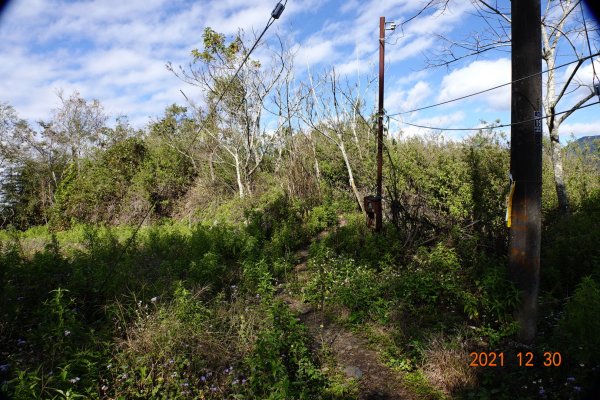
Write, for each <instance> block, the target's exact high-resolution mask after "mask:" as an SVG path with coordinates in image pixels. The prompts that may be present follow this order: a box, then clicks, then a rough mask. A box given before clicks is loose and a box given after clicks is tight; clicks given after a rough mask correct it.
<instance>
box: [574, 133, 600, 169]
mask: <svg viewBox="0 0 600 400" xmlns="http://www.w3.org/2000/svg"><path fill="white" fill-rule="evenodd" d="M566 151H567V152H566V153H567V156H578V155H581V156H583V158H584V159H585V160H586V161H587V162H589V163H590V165H595V166H596V168H598V170H600V135H595V136H584V137H582V138H579V139H577V140H576V141H574V142H571V143H569V144H568V145H567V146H566Z"/></svg>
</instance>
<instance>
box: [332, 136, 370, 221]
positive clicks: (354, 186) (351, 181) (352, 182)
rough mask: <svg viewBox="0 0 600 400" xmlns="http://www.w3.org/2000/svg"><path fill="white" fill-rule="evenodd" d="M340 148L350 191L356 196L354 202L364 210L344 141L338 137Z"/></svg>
mask: <svg viewBox="0 0 600 400" xmlns="http://www.w3.org/2000/svg"><path fill="white" fill-rule="evenodd" d="M338 147H339V148H340V152H341V153H342V157H343V158H344V163H345V164H346V169H347V170H348V182H349V183H350V187H351V188H352V192H353V193H354V196H355V197H356V202H357V203H358V206H359V207H360V210H361V211H362V212H363V214H364V212H365V208H364V205H363V202H362V201H361V198H360V194H359V193H358V189H357V188H356V184H355V183H354V175H353V174H352V167H351V166H350V160H349V159H348V154H347V153H346V147H345V146H344V141H343V140H342V138H341V137H340V143H339V144H338Z"/></svg>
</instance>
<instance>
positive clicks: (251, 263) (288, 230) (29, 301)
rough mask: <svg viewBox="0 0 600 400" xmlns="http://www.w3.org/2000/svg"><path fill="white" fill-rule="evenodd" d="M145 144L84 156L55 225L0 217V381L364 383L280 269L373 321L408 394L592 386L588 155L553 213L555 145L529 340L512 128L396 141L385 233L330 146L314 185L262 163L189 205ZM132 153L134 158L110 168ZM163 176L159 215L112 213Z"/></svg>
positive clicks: (124, 392)
mask: <svg viewBox="0 0 600 400" xmlns="http://www.w3.org/2000/svg"><path fill="white" fill-rule="evenodd" d="M138 144H139V143H138ZM138 144H136V142H135V141H133V140H132V141H131V142H128V143H123V144H122V148H119V149H115V150H114V151H115V152H116V153H117V154H118V153H119V152H125V153H126V154H130V155H131V153H132V152H133V154H137V156H139V160H138V159H136V158H135V157H133V158H132V157H120V156H119V157H117V156H115V155H114V154H113V155H111V154H110V153H108V152H107V153H105V154H104V156H103V158H102V160H103V161H102V162H101V163H99V164H93V165H92V164H89V165H88V166H87V167H86V166H85V165H86V164H84V167H82V168H83V170H82V171H83V172H77V173H76V172H75V170H73V171H72V174H71V175H72V176H71V175H68V178H65V181H63V183H62V184H61V189H60V191H58V193H57V196H58V197H57V201H56V203H55V205H54V208H51V209H49V210H47V215H46V216H47V220H48V221H49V222H50V223H49V224H47V225H41V226H34V227H30V228H29V229H28V230H17V229H15V228H9V229H5V230H3V231H1V232H0V240H1V252H0V282H2V287H0V347H1V349H2V352H1V353H0V367H1V369H0V380H1V382H2V383H1V384H2V395H4V396H7V397H9V398H15V399H32V398H107V399H108V398H110V399H113V398H114V399H116V398H123V399H129V398H140V399H141V398H169V399H174V398H200V399H220V398H236V399H257V398H271V399H292V398H294V399H296V398H304V399H326V398H332V399H335V398H339V399H342V398H343V399H348V398H356V396H357V392H356V386H355V385H354V384H353V383H352V382H348V381H346V380H344V379H343V378H341V377H340V376H339V375H338V374H336V373H335V372H332V371H330V370H329V369H328V368H322V361H323V360H322V358H321V357H320V356H319V354H320V352H319V351H318V344H317V343H314V342H313V341H312V340H311V339H310V337H309V336H308V335H307V332H306V329H305V327H304V326H303V325H302V324H301V323H300V322H299V321H298V319H297V318H296V316H295V315H293V314H292V313H291V311H290V310H289V309H288V308H287V306H286V305H285V304H283V303H281V302H280V301H278V300H277V298H276V296H275V292H276V290H277V288H278V287H279V285H280V284H282V283H289V285H290V288H291V290H293V289H295V290H296V294H297V295H298V296H302V297H303V298H304V299H305V300H306V301H307V302H309V303H312V304H314V305H315V307H317V308H319V309H321V310H323V311H324V312H325V313H328V314H329V315H331V316H332V318H336V319H337V320H338V322H340V323H341V324H342V325H345V326H347V327H348V328H349V329H354V330H356V331H358V332H359V333H360V334H362V335H365V336H366V337H368V339H369V341H370V343H371V345H372V346H373V348H374V349H376V350H377V351H378V352H379V354H380V356H381V358H382V361H383V362H384V363H385V364H387V365H388V366H389V367H390V368H393V369H396V370H398V371H400V372H401V373H403V374H404V381H405V385H406V387H407V388H408V389H409V390H410V391H411V392H412V393H414V395H415V397H416V398H423V399H440V398H452V397H456V398H475V399H501V398H574V399H575V398H583V397H585V396H588V397H589V396H590V395H591V394H592V393H595V392H594V390H596V388H594V386H593V385H594V383H595V382H597V381H599V380H600V379H599V375H598V374H599V372H600V369H599V368H600V366H599V365H598V363H599V361H600V353H599V351H598V349H599V344H600V343H598V336H597V332H600V326H598V322H597V321H598V320H597V315H598V313H600V304H599V303H598V299H599V298H600V248H599V247H598V245H597V244H598V243H600V230H599V229H598V228H597V227H598V226H600V213H599V209H598V205H599V204H600V190H599V188H600V181H599V178H598V177H599V175H598V172H597V171H595V170H593V169H591V168H588V167H585V163H584V162H583V161H581V159H577V158H573V159H571V160H570V161H568V162H570V163H572V165H570V167H572V168H570V169H569V168H567V169H566V170H567V171H575V172H577V174H579V175H577V176H576V175H575V173H572V174H571V175H568V179H567V183H568V188H569V190H570V193H571V195H572V200H573V203H572V205H573V214H572V215H571V216H568V217H559V216H557V214H556V213H555V209H556V204H555V200H554V198H555V196H554V193H553V189H552V184H551V183H549V182H551V179H549V178H548V174H550V173H551V171H550V169H549V166H548V159H546V164H545V169H544V174H545V178H544V198H543V205H544V236H543V243H542V272H541V298H540V324H539V327H540V332H539V335H538V338H537V340H536V342H535V343H534V344H533V345H532V346H529V347H523V346H522V345H520V344H518V343H516V342H515V339H514V334H515V332H516V330H517V328H518V327H517V326H516V325H515V323H514V321H513V318H512V313H513V311H514V309H515V307H516V306H518V301H519V293H518V291H517V290H516V289H515V288H514V286H513V285H512V283H511V282H510V281H509V280H508V279H507V275H506V261H507V260H506V256H505V255H506V253H507V247H506V246H507V243H506V238H507V230H506V228H505V227H504V221H503V218H504V199H505V196H506V192H507V184H506V174H507V170H508V157H507V156H508V154H507V147H506V146H505V144H503V142H502V138H501V137H497V136H493V135H487V134H484V133H481V134H480V135H475V136H474V137H472V138H470V139H467V140H466V141H465V142H462V143H453V142H447V141H443V140H440V139H430V140H424V139H410V140H404V141H400V142H395V141H392V140H389V141H387V147H388V149H387V150H388V156H389V157H388V162H387V163H386V168H387V169H388V170H387V171H386V176H388V177H389V180H388V181H387V182H388V183H387V184H388V185H389V187H387V189H386V191H387V193H389V197H390V198H389V199H386V201H389V203H390V204H388V205H386V213H387V216H388V218H387V220H386V225H385V227H384V231H383V232H382V233H381V234H374V233H373V232H371V231H370V230H369V229H367V227H366V224H365V220H364V216H363V215H362V214H361V213H358V212H357V211H356V208H357V207H356V204H355V203H354V202H353V201H352V200H351V197H350V196H349V195H348V193H349V191H348V187H347V183H345V182H346V178H347V177H346V176H344V173H343V168H342V167H340V165H342V163H341V160H339V159H336V158H335V157H331V158H327V159H325V160H324V161H323V164H322V167H323V181H322V182H321V183H320V185H319V187H318V191H319V192H320V194H319V195H318V196H317V195H315V196H306V197H299V196H295V195H293V194H292V193H290V192H289V191H288V190H286V187H288V188H289V185H288V183H289V182H284V181H281V182H278V181H277V179H273V178H272V177H269V176H268V174H265V175H264V176H262V177H261V179H260V182H259V183H260V184H257V187H256V188H255V192H256V193H255V194H254V196H253V197H251V198H245V199H244V200H240V199H235V198H231V197H230V198H227V197H226V196H224V195H221V200H220V201H217V200H218V199H217V200H215V199H213V200H211V201H210V202H206V203H198V204H197V210H195V211H194V212H189V211H190V210H188V209H187V208H186V207H188V206H187V205H186V204H188V203H186V201H191V200H190V198H193V196H192V195H193V193H192V194H189V193H188V194H186V195H184V194H181V192H182V191H184V189H183V188H185V186H186V185H187V184H188V183H186V182H187V181H186V179H192V176H191V175H186V174H185V172H186V171H187V170H185V168H183V166H182V165H179V164H178V161H177V160H175V158H176V157H175V155H174V153H168V154H170V157H172V158H169V157H167V156H166V155H165V154H166V153H165V154H163V156H162V157H161V155H160V154H162V153H161V152H160V151H158V150H156V149H154V150H152V151H154V152H155V155H154V156H152V158H150V159H147V158H145V157H146V153H145V151H146V150H143V149H142V148H140V147H138ZM323 146H325V145H323ZM163 151H166V150H164V149H163ZM168 154H167V155H168ZM137 156H136V157H137ZM136 160H137V161H136ZM121 162H122V163H126V164H128V165H131V166H132V168H133V170H134V172H135V171H137V172H135V173H131V174H124V175H122V176H121V177H120V178H119V179H116V180H110V179H107V176H108V172H107V171H109V170H111V168H116V167H115V165H117V166H118V165H121V164H119V163H121ZM160 162H162V163H168V164H169V165H170V166H169V168H165V167H164V165H163V166H162V167H161V165H160ZM180 162H182V163H184V164H185V162H184V161H181V160H180ZM575 167H577V168H575ZM153 168H156V169H157V170H161V171H163V174H156V173H154V172H152V171H153ZM165 169H166V170H167V172H168V173H166V172H165ZM130 172H131V171H130ZM155 172H156V171H155ZM369 174H370V172H364V173H363V174H357V175H358V177H357V180H359V181H360V180H363V181H368V179H369V178H370V175H369ZM175 175H177V176H179V178H180V180H177V181H171V180H170V177H171V176H175ZM84 177H85V179H84ZM184 178H185V179H184ZM182 179H183V180H182ZM282 179H283V178H282ZM292 179H293V178H292ZM82 180H85V185H83V183H82V182H83V181H82ZM78 182H79V183H78ZM296 183H297V182H296ZM157 187H162V188H163V189H164V190H163V189H160V190H159V192H157V191H156V190H157V189H156V188H157ZM190 191H192V190H191V189H190ZM108 194H110V196H109V197H102V196H108ZM159 194H160V195H161V196H165V198H159V199H158V201H157V204H161V206H160V207H159V208H154V209H152V210H151V211H152V215H151V217H150V218H149V220H151V221H152V223H150V224H147V225H144V226H142V227H141V229H140V230H139V231H138V230H137V225H132V226H129V225H126V224H122V223H120V222H122V221H121V220H120V218H121V217H119V218H116V219H112V218H108V217H107V215H111V216H114V215H115V213H116V214H119V215H120V216H122V215H123V212H125V211H124V210H126V207H134V208H135V207H137V206H136V201H138V200H139V201H140V202H141V203H142V204H143V205H147V204H148V203H149V202H150V200H149V199H152V196H153V195H155V196H158V195H159ZM186 196H192V197H186ZM196 196H197V195H196ZM103 199H104V200H103ZM106 199H109V200H106ZM135 199H138V200H135ZM140 199H141V200H140ZM198 199H199V197H196V200H198ZM142 200H143V201H142ZM184 200H185V201H184ZM119 201H120V202H119ZM392 202H394V207H392V206H391V203H392ZM108 206H110V207H113V208H110V207H108ZM107 207H108V208H107ZM178 207H179V210H178ZM143 209H144V208H143V207H140V208H139V210H138V211H136V212H137V213H138V214H136V212H133V211H132V212H131V215H142V216H143V212H142V211H143ZM140 210H142V211H140ZM182 210H183V211H185V212H183V211H182ZM192 211H193V210H192ZM183 215H185V216H183ZM25 217H26V215H25ZM25 219H26V218H25ZM125 220H127V219H125ZM131 220H133V221H135V218H133V217H132V218H131ZM138 220H140V219H138ZM340 220H343V223H342V224H340V223H339V221H340ZM23 221H24V220H23V219H19V220H18V222H19V223H21V222H23ZM32 221H34V222H35V221H37V220H32ZM91 222H94V223H91ZM17 226H18V227H23V226H20V225H19V224H17ZM323 230H328V231H329V234H328V235H327V236H325V237H324V238H323V239H322V240H312V239H314V237H315V236H316V235H317V234H319V233H320V232H322V231H323ZM304 247H307V248H309V260H308V271H309V280H308V281H307V282H305V283H303V284H302V285H299V284H298V282H294V281H293V278H292V270H293V267H294V265H295V262H296V259H295V253H296V251H297V250H299V249H301V248H304ZM492 351H494V352H497V353H499V352H504V353H505V364H506V365H505V366H504V367H478V368H476V367H469V363H470V362H471V359H472V357H470V355H469V354H470V353H471V352H492ZM518 352H522V353H523V354H525V353H526V352H532V354H533V356H534V358H535V360H536V366H535V367H519V366H518V365H517V358H516V357H517V356H516V354H517V353H518ZM545 352H551V353H556V352H560V354H561V365H560V366H558V367H544V366H543V364H542V360H543V359H544V353H545Z"/></svg>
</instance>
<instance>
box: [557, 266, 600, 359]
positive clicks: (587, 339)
mask: <svg viewBox="0 0 600 400" xmlns="http://www.w3.org/2000/svg"><path fill="white" fill-rule="evenodd" d="M598 315H600V285H599V284H598V282H596V281H594V280H593V279H592V278H590V277H585V278H583V279H582V280H581V283H579V285H578V286H577V289H576V290H575V294H574V295H573V297H572V298H571V300H570V301H569V303H568V304H567V307H566V313H565V315H564V317H563V318H562V320H561V321H560V322H559V326H558V330H557V338H558V340H559V343H560V345H561V347H563V348H564V347H566V348H567V349H569V354H571V355H573V356H575V357H577V360H578V361H579V362H581V363H586V364H587V363H588V362H591V361H593V362H599V361H600V336H599V335H598V332H600V319H598Z"/></svg>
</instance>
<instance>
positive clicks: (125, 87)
mask: <svg viewBox="0 0 600 400" xmlns="http://www.w3.org/2000/svg"><path fill="white" fill-rule="evenodd" d="M424 3H427V1H424V0H423V1H421V0H288V3H287V7H286V10H285V11H284V13H283V15H282V17H281V19H280V20H278V21H276V22H275V24H274V25H273V26H272V27H271V29H270V30H269V31H268V32H267V34H266V35H265V40H267V41H269V40H273V38H274V36H273V35H275V34H279V35H280V37H282V38H284V40H285V42H286V45H287V46H288V47H289V48H290V49H292V50H293V51H294V52H295V54H296V56H295V66H296V67H295V68H296V76H297V79H302V78H303V75H304V74H305V73H306V70H307V69H308V68H310V70H311V71H313V72H314V71H319V70H322V69H324V68H330V67H332V66H335V68H336V71H337V72H339V73H340V74H342V75H346V76H347V77H348V79H349V80H351V81H353V80H355V79H357V80H359V81H360V82H362V83H363V84H362V86H361V87H362V88H363V89H364V93H363V94H364V96H365V98H366V99H368V104H369V105H371V106H373V105H374V104H375V99H376V83H375V84H373V85H372V86H370V87H368V86H367V85H366V84H364V82H367V81H368V80H369V79H370V78H374V77H375V76H376V73H377V62H378V53H377V49H378V40H377V38H378V29H379V17H380V16H386V18H387V20H388V21H396V22H402V21H405V20H406V19H407V18H409V17H410V16H412V15H414V14H415V12H417V11H418V10H419V9H420V7H421V6H422V5H423V4H424ZM498 3H499V4H505V5H506V6H508V5H509V4H510V3H509V1H508V0H499V1H498ZM275 4H276V0H195V1H188V0H128V1H123V0H78V1H65V0H13V1H12V2H10V3H9V5H8V6H7V7H6V9H5V10H4V13H3V14H2V16H0V38H1V40H0V60H1V62H0V101H2V102H9V103H10V104H12V105H13V106H14V107H15V108H16V110H17V112H18V113H19V115H20V116H21V117H23V118H27V119H29V120H30V121H37V120H40V119H48V118H49V117H50V115H51V113H52V109H53V108H56V107H58V97H57V94H56V93H57V91H58V90H60V89H62V90H63V91H64V92H65V93H67V94H69V93H71V92H73V91H75V90H77V91H79V92H80V93H81V94H82V95H83V96H84V97H85V98H88V99H92V98H97V99H99V100H100V101H101V102H102V104H103V105H104V107H105V109H106V111H107V112H108V113H110V114H111V115H112V116H113V117H115V116H118V115H127V116H128V117H129V120H130V122H131V123H132V124H133V125H134V126H136V127H143V126H144V125H145V124H147V123H148V121H150V120H151V119H156V118H158V117H159V116H160V115H161V114H162V113H163V111H164V109H165V107H166V106H168V105H169V104H172V103H179V104H185V99H184V97H183V95H182V94H181V91H184V92H185V93H186V95H187V96H188V97H190V98H193V99H198V100H199V99H200V98H201V93H199V92H198V91H197V90H195V89H194V88H192V87H190V86H189V85H187V84H185V83H184V82H182V81H180V80H179V79H178V78H176V77H175V76H174V75H173V74H172V73H171V72H169V71H168V70H167V69H166V67H165V64H166V63H167V62H169V61H170V62H172V63H173V64H174V65H175V66H177V65H184V66H185V65H187V64H188V63H189V61H190V60H191V57H190V50H191V49H193V48H200V47H201V36H202V32H203V29H204V28H205V27H207V26H210V27H212V28H213V29H214V30H216V31H218V32H221V33H225V34H227V35H233V34H235V33H236V32H237V31H238V29H239V28H242V29H244V30H245V31H246V32H252V31H254V32H256V31H261V30H262V29H263V27H264V26H265V24H266V22H267V20H268V18H269V16H270V13H271V10H272V9H273V7H274V6H275ZM477 12H478V11H477V9H476V8H475V7H474V6H473V5H472V4H471V2H469V1H464V0H455V1H453V2H451V4H450V6H449V7H448V9H447V10H446V11H445V12H444V13H443V14H440V13H424V14H423V15H421V16H419V17H418V18H416V19H414V20H412V21H410V22H409V23H407V24H406V25H405V26H404V27H403V29H402V30H400V29H397V30H396V31H395V32H388V35H389V37H388V44H387V46H386V100H385V106H386V110H387V111H388V113H389V114H394V113H398V112H403V111H408V110H411V109H413V108H418V107H422V106H426V105H429V104H432V103H436V102H440V101H446V100H450V99H453V98H456V97H458V96H463V95H466V94H469V93H472V92H476V91H479V90H483V89H486V88H489V87H492V86H496V85H501V84H504V83H506V82H509V81H510V53H509V52H507V51H506V50H507V49H506V48H504V49H502V48H501V49H500V50H498V51H491V52H487V53H485V54H484V55H483V56H481V57H479V58H465V59H463V60H461V61H460V62H456V63H453V64H451V65H450V66H449V67H447V68H446V67H441V68H427V67H428V64H431V62H432V61H433V59H432V55H433V53H435V52H436V51H437V52H439V51H440V50H442V49H443V48H444V46H445V42H444V41H443V40H442V39H441V37H446V38H451V39H453V40H456V41H462V40H464V39H465V38H466V37H468V36H469V35H471V34H473V32H475V34H478V35H480V36H481V37H484V36H485V34H486V32H489V31H490V30H491V29H497V30H498V29H499V26H498V24H497V23H496V22H494V21H493V20H490V21H488V22H486V21H485V20H484V19H482V18H481V17H479V16H478V15H477ZM588 23H589V21H588ZM583 40H584V38H583V37H581V36H579V37H575V38H574V39H573V43H574V45H575V47H576V50H577V51H578V52H580V54H585V55H587V47H586V46H587V43H586V42H584V41H583ZM592 41H593V43H592V47H593V48H592V51H597V44H598V42H599V40H598V38H597V37H593V38H592ZM584 45H585V46H584ZM584 50H585V51H584ZM560 54H561V57H560V58H559V60H558V63H564V62H568V61H572V60H574V59H575V58H576V56H575V55H574V53H573V51H571V50H570V49H569V48H567V47H565V48H564V49H561V51H560ZM428 60H429V61H428ZM572 67H573V66H570V67H566V68H562V69H559V70H557V75H556V76H557V81H559V82H563V81H564V80H566V77H567V76H568V74H569V72H570V71H571V70H572V69H569V68H572ZM596 69H597V71H598V72H600V64H599V63H597V68H596ZM592 76H593V75H592V66H591V63H590V62H589V61H588V62H586V63H584V64H583V66H582V67H581V68H580V71H579V73H578V75H577V81H579V82H581V83H589V82H591V81H592ZM559 90H560V89H559ZM583 95H585V92H584V89H579V90H575V91H573V92H572V93H570V94H569V95H568V96H566V97H565V99H564V100H563V102H562V103H561V104H559V106H558V107H557V109H558V110H559V111H560V110H564V109H568V108H569V107H571V106H572V105H573V104H574V103H575V102H576V101H577V100H578V98H581V96H583ZM595 100H596V101H597V100H598V99H595ZM593 101H594V99H593V100H591V101H590V102H593ZM599 110H600V105H595V106H592V107H589V108H586V109H583V110H580V111H578V112H576V113H575V114H573V115H572V116H571V117H570V118H569V119H568V120H567V121H566V122H565V124H564V125H563V128H562V129H561V132H562V134H563V135H565V136H568V135H570V134H571V133H572V134H573V135H574V136H575V137H580V136H586V135H589V134H600V113H599V112H598V111H599ZM509 111H510V89H509V86H506V87H503V88H501V89H498V90H494V91H491V92H487V93H485V94H482V95H479V96H475V97H472V98H469V99H467V100H464V101H460V102H455V103H451V104H449V105H445V106H442V107H436V108H432V109H428V110H424V111H419V112H415V113H409V114H403V115H399V116H398V119H399V120H400V121H404V122H411V123H415V124H419V125H427V126H436V127H477V126H479V123H480V121H481V120H485V121H494V120H496V119H499V120H500V121H501V123H507V122H509V120H510V112H509ZM393 123H394V124H395V125H394V127H395V129H402V130H403V131H405V132H406V133H407V134H419V133H422V132H423V130H422V129H419V128H415V127H410V126H407V125H404V124H402V123H401V122H393ZM461 135H463V134H462V133H456V132H449V133H448V136H451V137H460V136H461Z"/></svg>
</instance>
